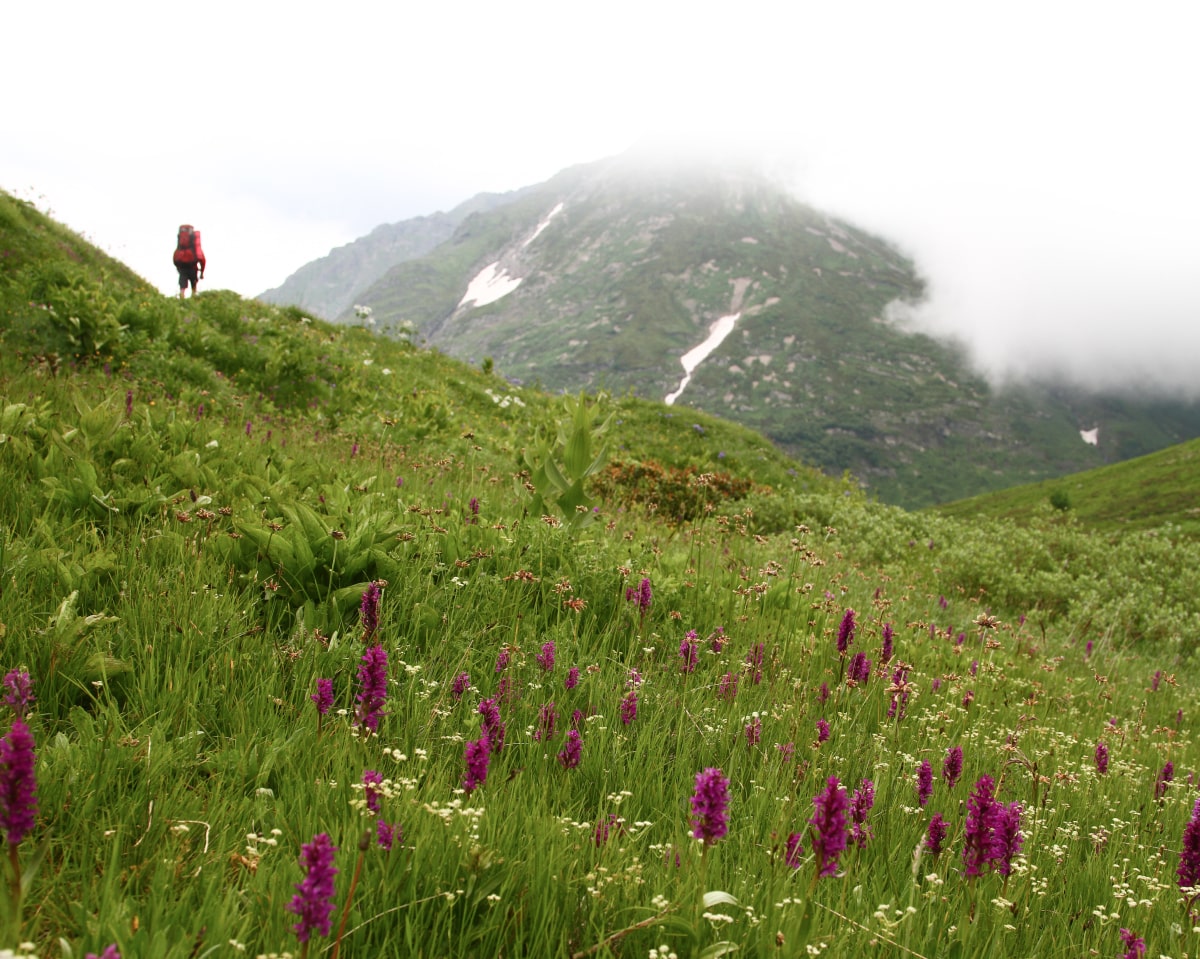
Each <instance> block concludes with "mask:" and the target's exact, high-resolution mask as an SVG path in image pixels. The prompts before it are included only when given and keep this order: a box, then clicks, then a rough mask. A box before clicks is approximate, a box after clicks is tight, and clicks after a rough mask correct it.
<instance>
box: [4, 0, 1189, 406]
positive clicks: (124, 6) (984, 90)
mask: <svg viewBox="0 0 1200 959" xmlns="http://www.w3.org/2000/svg"><path fill="white" fill-rule="evenodd" d="M10 6H11V7H12V8H13V9H10V10H7V11H6V12H5V14H4V18H3V20H4V33H5V44H4V47H5V50H4V56H3V58H2V59H0V84H2V87H0V88H2V89H4V90H5V91H6V95H5V103H4V107H3V110H2V111H0V187H3V188H5V189H8V190H9V191H10V192H14V193H17V194H18V195H21V196H24V197H26V198H29V199H34V200H36V201H37V202H38V203H39V205H41V206H42V207H43V208H49V209H50V210H51V211H52V212H53V214H54V215H55V216H57V217H58V218H59V219H60V220H62V221H64V222H66V223H67V224H68V225H70V226H72V227H73V228H75V229H77V230H79V231H80V232H82V233H84V234H85V235H86V236H88V237H89V238H90V239H92V240H93V241H94V242H96V243H97V244H99V245H100V246H101V247H103V248H104V249H106V250H108V251H109V252H110V253H112V254H114V255H115V256H117V257H119V258H120V259H122V260H124V261H125V262H127V263H128V264H129V265H130V266H132V267H133V268H134V269H135V270H137V271H138V272H139V273H141V274H142V275H144V276H146V277H147V278H148V279H150V280H151V281H152V282H154V283H155V284H156V285H158V286H160V287H161V288H162V289H163V290H164V291H171V290H172V289H174V288H175V274H174V270H173V268H172V266H171V263H170V256H171V251H172V249H173V242H174V233H175V228H176V226H177V225H178V224H179V223H181V222H190V223H194V224H196V226H197V227H199V228H200V229H201V231H202V233H203V237H204V247H205V252H206V253H207V254H208V256H209V261H210V266H209V271H208V276H207V281H206V283H205V287H206V288H220V287H228V288H231V289H234V290H237V291H238V292H240V293H243V294H246V295H254V294H257V293H260V292H262V291H263V290H265V289H267V288H269V287H273V286H277V285H278V284H279V283H281V282H282V281H283V280H284V279H285V278H286V277H287V276H288V275H289V274H290V273H292V272H293V271H294V270H295V269H297V268H298V267H299V266H301V265H303V264H304V263H306V262H308V261H309V260H312V259H315V258H317V257H319V256H322V255H324V254H325V253H327V252H328V251H329V250H330V249H331V248H332V247H334V246H338V245H341V244H343V243H346V242H349V241H350V240H352V239H354V238H355V237H357V236H361V235H362V234H364V233H367V232H369V231H370V230H371V228H373V227H374V226H377V225H378V224H380V223H387V222H394V221H397V220H402V219H406V218H408V217H411V216H417V215H420V214H425V213H431V212H433V211H435V210H438V209H448V208H450V207H452V206H454V205H455V204H457V203H459V202H461V201H462V200H465V199H466V198H468V197H469V196H471V195H473V194H475V193H478V192H480V191H485V190H487V191H503V190H509V189H514V188H517V187H521V186H526V185H529V184H532V183H537V182H540V181H542V180H545V179H547V178H548V177H550V176H552V175H553V174H554V173H556V172H557V171H558V170H560V169H562V168H563V167H566V166H569V165H572V164H575V163H583V162H589V161H592V160H597V159H600V158H602V157H605V156H609V155H612V154H615V153H619V152H622V151H624V150H626V149H628V148H630V147H631V146H633V145H635V144H638V143H643V142H645V141H647V140H654V141H655V142H660V143H662V142H666V143H672V142H674V143H686V144H687V145H688V148H687V149H688V150H689V151H693V150H695V151H698V150H704V151H707V150H715V149H717V148H718V146H721V145H728V146H734V147H736V148H738V151H739V152H741V153H743V154H744V153H746V152H751V153H753V154H756V155H761V156H762V157H763V158H764V159H769V160H770V161H771V164H772V166H773V167H774V168H775V169H776V170H777V171H780V172H781V173H782V174H784V175H786V176H787V178H788V180H789V182H790V183H791V184H792V186H793V187H794V188H795V189H796V190H797V191H798V192H799V193H800V194H801V195H802V196H803V198H804V199H806V200H808V201H809V202H812V203H814V204H815V205H817V206H820V207H823V208H826V209H829V210H831V211H833V212H836V213H839V214H841V215H844V216H848V217H850V218H851V219H853V220H854V221H855V222H856V223H857V224H859V225H860V226H863V227H865V228H867V229H870V230H873V231H875V232H877V233H880V234H882V235H884V236H886V237H888V238H890V239H891V240H893V241H894V242H895V243H896V244H898V245H899V246H901V247H902V248H904V249H905V250H906V252H908V253H909V254H910V255H912V256H913V257H914V258H915V260H916V262H917V265H918V267H919V269H920V270H921V271H922V272H923V273H924V274H925V276H926V277H927V278H928V279H929V281H930V284H931V291H932V297H931V299H930V302H929V303H928V304H926V305H925V306H924V307H922V309H921V310H920V311H919V313H918V315H917V316H915V317H912V318H910V322H914V323H917V324H919V325H921V326H923V327H925V328H927V329H933V330H937V331H941V332H946V333H949V334H951V335H954V336H956V337H958V338H960V339H962V340H963V341H965V342H967V343H969V344H970V345H971V348H972V352H973V353H974V355H975V356H976V357H977V359H978V360H979V362H980V363H981V364H982V365H984V366H985V367H986V368H988V369H989V370H991V371H992V372H994V373H996V374H997V375H1002V374H1004V373H1005V372H1019V371H1028V370H1030V369H1034V368H1047V367H1051V366H1061V367H1064V368H1067V369H1070V370H1071V371H1073V372H1074V373H1075V374H1076V375H1079V376H1089V375H1090V376H1096V377H1099V378H1101V379H1104V380H1106V381H1112V380H1113V379H1118V378H1119V379H1122V380H1126V381H1128V382H1130V383H1133V384H1140V385H1145V386H1157V387H1166V388H1172V389H1176V390H1186V391H1187V392H1188V393H1189V394H1190V395H1192V396H1200V376H1197V373H1196V367H1197V365H1198V363H1200V239H1198V233H1200V124H1198V123H1197V119H1196V117H1197V108H1196V97H1197V93H1198V92H1200V57H1197V56H1196V55H1195V51H1194V49H1193V45H1194V43H1193V42H1194V37H1195V31H1194V28H1193V24H1192V19H1191V16H1190V14H1189V12H1188V10H1189V5H1188V4H1186V3H1184V2H1183V0H1173V2H1169V3H1167V2H1161V0H1149V2H1143V3H1141V4H1138V5H1136V6H1135V5H1132V4H1104V3H1095V2H1094V0H1093V2H1087V3H1084V2H1077V0H1066V2H1055V0H1036V2H1027V0H1010V2H1007V3H1003V4H998V3H988V4H982V3H974V4H973V3H963V2H961V0H956V2H926V0H905V2H896V0H871V2H865V0H839V2H830V0H820V2H816V3H813V2H808V0H799V2H791V3H786V2H783V0H769V2H768V0H741V2H739V3H736V4H722V5H720V6H719V7H717V6H716V5H705V4H701V3H696V2H694V0H693V2H691V3H682V2H675V0H668V2H658V0H637V2H631V0H606V2H605V3H603V4H572V3H564V2H562V0H554V2H544V3H543V2H525V0H513V2H510V3H508V4H503V3H496V2H491V3H486V4H485V3H476V2H446V3H440V4H439V3H416V2H413V3H397V2H395V0H388V2H378V3H375V2H355V0H339V2H337V3H332V2H328V0H326V2H324V3H320V4H313V3H308V2H305V0H290V2H286V3H278V2H273V0H272V2H262V0H240V2H238V3H228V2H225V0H213V2H205V3H200V4H195V5H191V6H190V7H189V6H180V5H169V4H168V5H164V4H162V3H161V2H146V0H123V2H122V3H120V4H96V3H92V2H87V3H75V2H55V0H45V2H42V3H36V4H35V3H24V4H11V5H10ZM718 9H719V10H720V11H721V12H720V13H719V14H718V13H716V12H714V11H716V10H718ZM684 152H687V151H684ZM205 287H202V288H205Z"/></svg>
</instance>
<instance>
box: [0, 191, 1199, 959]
mask: <svg viewBox="0 0 1200 959" xmlns="http://www.w3.org/2000/svg"><path fill="white" fill-rule="evenodd" d="M63 249H67V250H72V251H75V252H74V254H73V255H71V256H66V255H62V254H61V250H63ZM0 253H3V254H4V259H3V261H2V262H3V263H4V267H3V270H4V272H3V273H0V478H2V480H3V482H2V484H0V674H2V675H3V687H2V688H0V698H2V699H3V704H2V705H0V711H2V712H3V716H2V718H0V732H2V733H3V739H2V740H0V829H2V830H3V834H4V837H5V840H6V842H7V844H8V856H7V857H5V863H4V878H5V881H4V882H3V883H0V888H2V889H3V908H4V912H3V926H2V927H0V928H2V930H3V931H2V933H0V936H2V938H0V955H4V954H5V953H4V952H3V951H2V950H3V948H5V947H7V948H8V949H9V950H11V951H12V953H13V954H14V955H26V956H38V957H58V956H66V957H80V959H84V957H86V956H87V955H89V954H93V955H96V956H104V957H105V959H112V957H114V956H117V955H120V956H125V957H139V956H144V957H156V959H157V957H179V959H185V957H188V959H198V957H204V956H236V955H248V956H271V955H276V956H282V955H291V956H312V957H315V956H318V955H322V956H324V955H333V956H347V957H351V956H369V957H375V956H390V955H416V956H429V957H442V956H488V957H498V956H508V957H513V956H569V957H588V956H596V957H612V956H626V957H634V956H636V957H645V956H650V957H651V959H668V957H671V956H676V957H692V956H695V957H702V956H703V957H714V956H720V955H727V954H734V953H736V954H739V955H746V956H776V955H778V956H806V955H828V956H861V955H884V956H918V957H927V959H931V957H934V956H938V957H942V956H962V957H967V956H1013V957H1026V956H1039V957H1064V959H1065V957H1078V956H1087V955H1099V956H1138V955H1142V954H1145V955H1149V956H1160V955H1164V956H1170V957H1174V959H1179V957H1185V956H1197V955H1200V918H1198V915H1197V910H1198V909H1200V905H1198V904H1197V901H1196V900H1197V896H1198V894H1200V811H1198V808H1197V800H1198V799H1200V784H1198V783H1197V782H1196V781H1195V771H1196V769H1197V767H1198V758H1200V757H1198V755H1197V748H1196V743H1195V735H1194V729H1195V728H1196V724H1197V722H1198V721H1200V701H1198V697H1197V695H1196V692H1195V686H1194V682H1193V678H1194V676H1195V674H1196V669H1197V664H1196V661H1195V655H1194V650H1195V644H1196V639H1197V636H1198V635H1200V600H1198V599H1197V597H1198V596H1200V572H1198V571H1200V547H1198V546H1197V544H1196V543H1195V542H1194V541H1193V540H1190V539H1187V538H1185V537H1181V536H1177V535H1173V534H1172V533H1171V532H1170V530H1169V529H1167V530H1166V531H1165V532H1164V531H1162V530H1156V531H1153V533H1152V534H1147V533H1145V532H1138V533H1137V534H1129V535H1125V536H1121V535H1117V534H1108V533H1106V534H1097V533H1091V532H1089V531H1087V530H1086V529H1084V528H1083V527H1081V526H1080V525H1079V524H1078V523H1076V522H1073V521H1072V520H1071V518H1070V517H1069V516H1063V515H1059V514H1056V513H1053V512H1052V511H1049V510H1047V511H1046V512H1045V513H1043V514H1040V515H1039V516H1037V517H1035V519H1034V520H1033V521H1032V522H1031V523H1029V524H1026V525H1022V526H1018V525H1015V524H1013V523H1011V522H1007V521H993V520H988V519H986V518H982V517H981V518H977V519H974V520H970V519H949V518H946V517H941V516H937V515H933V514H924V513H921V514H913V513H906V512H903V511H901V510H898V509H894V508H889V507H884V506H880V505H878V504H875V503H872V502H870V501H869V500H868V499H867V498H866V497H864V496H863V495H862V494H861V493H860V492H859V491H858V490H857V488H856V487H855V486H854V485H853V483H851V482H845V481H837V480H832V479H828V478H826V477H822V476H820V475H819V474H817V473H815V472H814V471H812V470H809V469H806V468H804V467H803V466H801V465H799V464H796V463H792V462H790V461H788V460H786V459H785V458H784V457H782V456H780V455H779V454H778V453H776V452H774V451H773V450H771V449H770V448H769V447H768V446H767V445H766V444H765V442H764V441H763V440H762V439H761V437H758V436H757V435H755V434H752V433H749V432H747V431H745V430H742V429H739V428H737V427H734V426H731V425H729V424H724V423H721V422H719V421H716V420H713V419H712V418H709V417H704V416H702V415H700V414H693V413H691V412H690V411H688V410H686V409H683V408H674V409H668V408H667V407H663V406H659V405H657V404H652V403H645V402H641V401H636V400H633V399H616V398H611V397H581V398H552V397H548V396H545V395H542V394H539V393H538V392H537V391H535V390H516V389H515V388H513V387H511V386H509V385H508V384H507V383H505V381H504V380H503V379H501V378H499V377H497V376H494V375H487V374H485V373H483V372H482V371H479V370H474V369H470V368H468V367H466V366H463V365H461V364H457V363H454V362H452V361H449V360H447V359H445V358H443V357H440V356H438V355H437V354H435V353H432V352H429V351H425V350H421V349H419V348H417V347H416V346H413V345H411V344H408V343H403V342H401V343H397V342H392V341H383V340H379V339H378V338H376V337H374V336H372V335H371V334H370V333H369V332H367V331H365V330H359V329H339V328H334V327H330V326H328V325H326V324H322V323H319V322H317V321H314V320H311V319H310V318H308V317H306V316H304V315H303V314H301V313H299V312H298V311H291V310H279V309H275V308H272V307H267V306H264V305H262V304H258V303H254V302H252V301H243V300H240V299H239V298H237V297H234V296H232V295H230V294H206V295H202V296H200V297H199V298H197V299H195V300H189V301H186V302H184V303H179V302H177V301H174V300H170V299H167V298H163V297H159V296H157V295H156V294H154V293H152V292H151V291H148V290H146V289H144V288H143V286H139V283H138V281H137V280H136V278H133V277H131V276H129V275H126V274H124V273H122V271H121V268H120V267H119V264H113V263H108V262H103V261H102V260H100V259H99V258H98V257H99V256H100V255H99V254H98V253H96V252H94V251H91V250H90V248H87V247H86V245H85V244H83V243H82V241H80V240H79V239H78V238H77V237H74V236H73V235H69V234H67V233H66V231H63V230H62V229H61V228H60V227H57V226H56V225H54V224H52V223H50V222H49V221H45V220H44V219H43V218H40V217H39V216H37V215H36V214H35V212H34V211H32V210H30V209H27V208H25V207H23V206H22V205H21V204H19V203H17V202H16V201H12V200H11V199H10V198H7V197H4V196H3V195H0ZM89 257H93V260H89V259H88V258H89Z"/></svg>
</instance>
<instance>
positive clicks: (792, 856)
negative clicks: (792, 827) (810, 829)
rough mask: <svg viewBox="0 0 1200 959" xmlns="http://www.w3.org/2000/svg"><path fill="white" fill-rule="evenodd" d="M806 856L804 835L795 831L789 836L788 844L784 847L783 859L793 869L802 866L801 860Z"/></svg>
mask: <svg viewBox="0 0 1200 959" xmlns="http://www.w3.org/2000/svg"><path fill="white" fill-rule="evenodd" d="M803 856H804V836H803V834H802V833H798V832H794V833H792V834H791V835H790V836H788V837H787V846H786V847H785V848H784V853H783V861H784V862H785V863H787V864H788V865H789V866H790V867H791V868H792V869H799V868H800V860H801V858H803Z"/></svg>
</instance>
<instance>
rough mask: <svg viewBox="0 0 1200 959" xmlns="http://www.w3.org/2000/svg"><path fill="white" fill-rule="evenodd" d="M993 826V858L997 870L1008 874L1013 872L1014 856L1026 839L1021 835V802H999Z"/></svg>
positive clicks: (1001, 873) (1005, 874)
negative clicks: (1005, 804) (1004, 803)
mask: <svg viewBox="0 0 1200 959" xmlns="http://www.w3.org/2000/svg"><path fill="white" fill-rule="evenodd" d="M993 827H994V828H993V835H992V853H991V859H992V862H993V864H994V865H995V868H996V872H998V873H1000V875H1002V876H1007V875H1008V874H1009V873H1010V872H1012V861H1013V857H1014V856H1016V854H1017V853H1019V852H1020V851H1021V843H1022V842H1023V841H1024V837H1023V836H1022V835H1021V804H1020V803H1015V802H1014V803H1009V804H1008V805H1007V806H1004V805H999V804H997V806H996V813H995V817H994V823H993Z"/></svg>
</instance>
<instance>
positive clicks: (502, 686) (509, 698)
mask: <svg viewBox="0 0 1200 959" xmlns="http://www.w3.org/2000/svg"><path fill="white" fill-rule="evenodd" d="M520 698H521V696H520V693H519V691H518V690H517V684H516V683H514V682H513V678H512V677H511V676H501V677H500V682H498V683H497V684H496V702H498V703H511V702H514V701H515V700H518V699H520Z"/></svg>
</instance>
